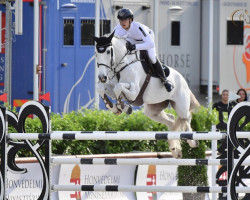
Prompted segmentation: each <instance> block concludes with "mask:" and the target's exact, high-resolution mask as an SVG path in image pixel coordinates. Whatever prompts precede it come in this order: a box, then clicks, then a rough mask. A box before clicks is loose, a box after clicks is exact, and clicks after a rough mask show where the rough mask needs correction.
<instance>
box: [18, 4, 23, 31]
mask: <svg viewBox="0 0 250 200" xmlns="http://www.w3.org/2000/svg"><path fill="white" fill-rule="evenodd" d="M18 34H19V35H22V34H23V0H18Z"/></svg>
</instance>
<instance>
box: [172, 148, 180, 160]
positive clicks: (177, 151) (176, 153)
mask: <svg viewBox="0 0 250 200" xmlns="http://www.w3.org/2000/svg"><path fill="white" fill-rule="evenodd" d="M171 152H172V155H173V157H174V158H176V159H180V158H182V152H181V150H180V149H177V148H172V149H171Z"/></svg>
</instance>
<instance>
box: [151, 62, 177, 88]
mask: <svg viewBox="0 0 250 200" xmlns="http://www.w3.org/2000/svg"><path fill="white" fill-rule="evenodd" d="M152 65H153V67H154V68H155V69H156V72H157V74H158V75H159V76H160V79H161V80H162V83H163V85H164V86H165V88H166V89H167V91H168V92H171V91H172V89H173V88H174V86H173V84H172V83H171V82H170V81H168V80H167V77H166V75H165V73H164V71H163V68H162V65H161V63H160V62H159V60H158V59H156V63H155V64H152Z"/></svg>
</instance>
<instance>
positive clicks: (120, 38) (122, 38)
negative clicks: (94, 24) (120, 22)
mask: <svg viewBox="0 0 250 200" xmlns="http://www.w3.org/2000/svg"><path fill="white" fill-rule="evenodd" d="M114 38H116V39H119V40H125V41H127V40H126V38H125V37H122V36H118V35H114Z"/></svg>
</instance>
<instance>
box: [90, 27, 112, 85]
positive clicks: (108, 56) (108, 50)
mask: <svg viewBox="0 0 250 200" xmlns="http://www.w3.org/2000/svg"><path fill="white" fill-rule="evenodd" d="M113 36H114V32H113V33H112V34H111V35H110V36H108V37H105V36H102V37H100V38H98V37H95V36H93V38H94V40H95V41H96V58H97V66H98V68H99V72H98V78H99V80H100V81H101V82H102V83H106V82H107V79H108V70H109V69H111V70H112V68H113V65H114V56H115V55H114V49H113V47H112V42H111V41H112V38H113Z"/></svg>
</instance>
